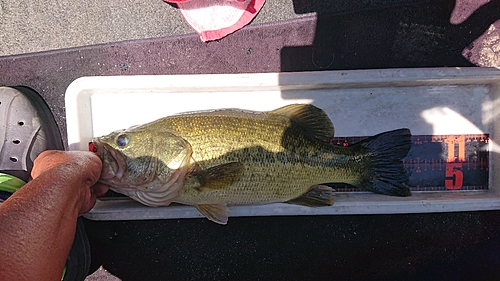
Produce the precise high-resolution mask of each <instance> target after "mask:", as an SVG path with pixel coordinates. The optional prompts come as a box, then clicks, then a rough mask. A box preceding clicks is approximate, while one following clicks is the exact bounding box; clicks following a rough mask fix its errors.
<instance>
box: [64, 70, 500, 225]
mask: <svg viewBox="0 0 500 281" xmlns="http://www.w3.org/2000/svg"><path fill="white" fill-rule="evenodd" d="M499 85H500V71H499V70H498V69H492V68H486V69H485V68H461V69H460V68H435V69H386V70H356V71H322V72H300V73H261V74H210V75H156V76H111V77H106V76H99V77H83V78H79V79H77V80H75V81H74V82H73V83H72V84H71V85H70V86H69V87H68V89H67V92H66V98H65V99H66V100H65V101H66V113H67V128H68V144H69V148H70V149H72V150H87V149H88V142H89V141H90V140H91V138H92V137H94V136H101V135H105V134H108V133H110V132H111V131H114V130H118V129H124V128H127V127H130V126H133V125H138V124H143V123H146V122H149V121H153V120H155V119H158V118H161V117H164V116H168V115H172V114H177V113H182V112H189V111H199V110H209V109H220V108H241V109H247V110H272V109H275V108H278V107H280V106H284V105H287V104H291V103H312V104H314V105H316V106H317V107H319V108H321V109H323V110H324V111H325V112H326V113H327V114H328V116H329V117H330V118H331V120H332V122H333V124H334V126H335V134H336V136H369V135H375V134H378V133H381V132H384V131H388V130H393V129H397V128H402V127H407V128H410V129H411V131H412V133H413V134H414V135H446V134H457V135H461V134H489V135H490V140H491V141H490V150H491V151H492V152H491V155H490V166H491V167H490V170H491V169H493V168H494V167H495V164H496V161H498V160H497V155H496V152H495V151H499V150H498V148H497V144H498V143H499V141H500V140H499V139H498V137H497V135H496V134H495V132H496V131H497V130H498V126H499V124H498V121H497V119H498V115H499V113H500V107H499V106H497V105H498V103H499V97H500V88H499V87H498V86H499ZM497 108H498V109H497ZM490 174H493V173H490ZM497 182H498V180H497V179H496V177H495V176H494V175H493V176H490V180H489V186H490V188H489V190H486V191H470V192H462V191H461V192H446V193H443V192H437V193H426V192H422V193H414V195H412V196H411V197H407V198H398V197H390V196H383V195H378V194H371V193H356V194H352V193H340V194H338V195H337V198H336V202H335V203H334V204H333V205H332V206H331V207H320V208H308V207H302V206H296V205H290V204H269V205H260V206H231V207H230V210H231V213H230V216H267V215H331V214H376V213H415V212H447V211H467V210H490V209H500V197H499V196H498V195H497V191H500V186H498V184H497ZM86 216H87V217H88V218H90V219H95V220H127V219H160V218H191V217H202V216H201V214H199V213H198V211H197V210H196V209H195V208H194V207H192V206H181V205H175V206H168V207H160V208H150V207H146V206H142V205H140V204H139V203H136V202H132V201H131V200H129V199H118V200H116V199H114V200H99V201H98V203H97V204H96V206H95V207H94V209H93V210H92V211H91V212H90V213H89V214H87V215H86Z"/></svg>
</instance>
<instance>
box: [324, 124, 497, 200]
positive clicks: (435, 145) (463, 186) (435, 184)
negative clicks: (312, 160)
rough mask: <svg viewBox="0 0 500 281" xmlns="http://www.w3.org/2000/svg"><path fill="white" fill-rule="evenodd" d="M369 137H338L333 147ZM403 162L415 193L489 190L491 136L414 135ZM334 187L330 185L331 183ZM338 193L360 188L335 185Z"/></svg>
mask: <svg viewBox="0 0 500 281" xmlns="http://www.w3.org/2000/svg"><path fill="white" fill-rule="evenodd" d="M366 138H367V137H335V138H332V139H331V141H330V143H331V144H333V145H342V146H349V145H352V144H354V143H357V142H359V141H361V140H363V139H366ZM412 142H413V144H412V147H411V149H410V151H409V152H408V155H407V156H406V157H405V158H404V159H403V164H404V167H405V169H406V171H407V173H408V175H409V181H408V185H409V186H410V189H411V190H412V191H454V190H487V189H488V173H489V151H488V143H489V135H488V134H469V135H414V136H412ZM329 185H331V184H329ZM331 186H333V187H334V188H335V189H336V190H337V192H359V191H362V190H361V189H359V188H355V187H352V186H348V185H345V184H333V185H331Z"/></svg>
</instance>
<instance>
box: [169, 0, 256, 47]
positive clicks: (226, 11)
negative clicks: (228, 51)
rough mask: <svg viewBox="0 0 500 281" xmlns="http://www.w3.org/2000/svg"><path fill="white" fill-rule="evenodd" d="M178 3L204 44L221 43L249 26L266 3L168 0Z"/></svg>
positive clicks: (227, 0) (229, 0)
mask: <svg viewBox="0 0 500 281" xmlns="http://www.w3.org/2000/svg"><path fill="white" fill-rule="evenodd" d="M164 1H166V2H170V3H175V4H176V5H177V7H178V8H179V11H180V12H181V14H182V16H183V17H184V20H185V21H186V22H187V23H188V24H189V26H190V27H191V28H192V29H193V30H194V31H196V32H197V33H198V35H200V38H201V40H202V41H204V42H206V41H212V40H218V39H221V38H223V37H225V36H226V35H228V34H231V33H233V32H235V31H236V30H238V29H241V28H242V27H244V26H245V25H247V24H249V23H250V22H251V21H252V19H253V18H254V17H255V16H256V15H257V13H258V12H259V11H260V9H261V8H262V6H263V5H264V3H265V0H164Z"/></svg>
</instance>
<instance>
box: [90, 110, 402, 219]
mask: <svg viewBox="0 0 500 281" xmlns="http://www.w3.org/2000/svg"><path fill="white" fill-rule="evenodd" d="M333 134H334V128H333V124H332V122H331V121H330V119H329V118H328V116H327V115H326V113H325V112H324V111H322V110H321V109H319V108H317V107H315V106H313V105H307V104H306V105H304V104H293V105H288V106H285V107H282V108H278V109H276V110H273V111H269V112H253V111H244V110H236V109H224V110H214V111H203V112H196V113H186V114H181V115H175V116H169V117H165V118H162V119H159V120H157V121H153V122H151V123H148V124H144V125H140V126H135V127H131V128H129V129H126V130H120V131H115V132H112V133H111V134H109V135H107V136H102V137H98V138H94V139H93V140H92V142H91V143H90V144H89V145H90V147H89V148H90V150H91V151H94V152H95V153H97V155H98V156H99V157H100V158H101V159H102V161H103V171H102V175H101V179H100V181H101V182H103V183H106V184H108V185H110V186H111V187H112V189H113V190H114V191H117V192H119V193H122V194H125V195H127V196H129V197H130V198H132V199H134V200H136V201H138V202H140V203H142V204H145V205H147V206H153V207H156V206H166V205H169V204H170V203H172V202H177V203H182V204H187V205H194V206H196V208H197V209H198V210H199V211H200V212H201V213H202V214H203V215H205V216H206V217H207V218H208V219H210V220H212V221H214V222H217V223H220V224H226V223H227V220H228V214H229V209H228V207H227V206H228V205H248V204H265V203H274V202H288V203H293V204H301V205H307V206H329V205H331V204H333V196H334V190H333V189H332V188H331V187H328V186H326V185H324V183H347V184H351V185H354V186H357V187H360V188H362V189H364V190H368V191H372V192H375V193H381V194H386V195H396V196H409V195H410V194H411V193H410V190H409V188H408V186H407V184H406V183H407V181H408V175H407V174H406V171H405V169H404V167H403V164H402V159H403V158H404V157H405V156H406V155H407V153H408V151H409V150H410V147H411V133H410V130H408V129H399V130H394V131H390V132H385V133H382V134H379V135H376V136H374V137H371V138H368V139H366V140H363V141H361V142H359V143H357V144H355V145H352V146H348V147H342V146H334V145H331V144H330V143H329V140H330V138H331V137H332V136H333Z"/></svg>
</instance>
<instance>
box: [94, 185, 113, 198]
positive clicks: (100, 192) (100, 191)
mask: <svg viewBox="0 0 500 281" xmlns="http://www.w3.org/2000/svg"><path fill="white" fill-rule="evenodd" d="M91 188H92V193H93V194H95V196H96V197H97V198H99V197H103V196H104V195H106V192H108V190H109V185H107V184H104V183H101V182H97V183H96V184H95V185H94V186H92V187H91Z"/></svg>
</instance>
